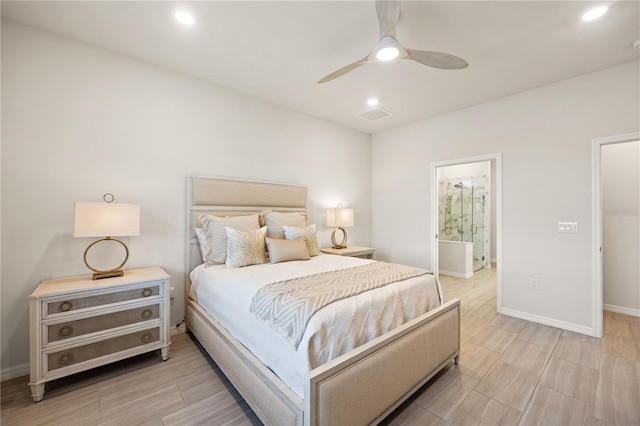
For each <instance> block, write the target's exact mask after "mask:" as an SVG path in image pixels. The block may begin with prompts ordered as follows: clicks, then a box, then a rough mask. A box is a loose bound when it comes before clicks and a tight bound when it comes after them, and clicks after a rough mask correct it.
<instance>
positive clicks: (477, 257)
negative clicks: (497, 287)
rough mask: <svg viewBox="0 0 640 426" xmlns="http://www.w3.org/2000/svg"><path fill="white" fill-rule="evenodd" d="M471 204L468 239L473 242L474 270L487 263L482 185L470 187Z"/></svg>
mask: <svg viewBox="0 0 640 426" xmlns="http://www.w3.org/2000/svg"><path fill="white" fill-rule="evenodd" d="M469 192H471V194H470V197H469V198H470V205H469V213H470V214H471V226H470V229H469V231H470V236H471V238H470V239H469V240H467V241H471V242H473V270H474V271H477V270H478V269H480V268H482V267H484V265H485V249H484V241H485V235H484V202H485V191H484V188H483V187H482V186H472V187H471V188H470V191H469Z"/></svg>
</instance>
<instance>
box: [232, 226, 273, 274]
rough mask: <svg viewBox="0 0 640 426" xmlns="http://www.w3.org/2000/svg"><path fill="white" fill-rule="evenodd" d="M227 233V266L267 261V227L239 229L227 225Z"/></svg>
mask: <svg viewBox="0 0 640 426" xmlns="http://www.w3.org/2000/svg"><path fill="white" fill-rule="evenodd" d="M224 230H225V232H226V234H227V259H226V261H225V264H226V265H227V268H239V267H241V266H249V265H258V264H261V263H264V262H265V252H264V237H265V235H266V234H267V227H266V226H263V227H262V228H260V229H256V230H254V231H239V230H237V229H233V228H230V227H228V226H226V227H225V228H224Z"/></svg>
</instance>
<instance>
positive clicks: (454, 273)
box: [438, 269, 473, 279]
mask: <svg viewBox="0 0 640 426" xmlns="http://www.w3.org/2000/svg"><path fill="white" fill-rule="evenodd" d="M438 273H439V274H442V275H450V276H452V277H456V278H464V279H467V278H471V277H472V276H473V272H469V273H468V274H460V273H458V272H451V271H445V270H443V269H440V270H439V271H438Z"/></svg>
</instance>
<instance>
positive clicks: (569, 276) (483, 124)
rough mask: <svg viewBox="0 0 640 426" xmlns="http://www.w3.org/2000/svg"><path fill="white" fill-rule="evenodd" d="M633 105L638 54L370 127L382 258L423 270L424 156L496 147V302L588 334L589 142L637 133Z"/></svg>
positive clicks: (441, 157)
mask: <svg viewBox="0 0 640 426" xmlns="http://www.w3.org/2000/svg"><path fill="white" fill-rule="evenodd" d="M434 101H437V100H434ZM639 107H640V72H639V62H637V61H636V62H631V63H627V64H624V65H621V66H617V67H614V68H610V69H606V70H603V71H599V72H595V73H592V74H587V75H584V76H580V77H577V78H573V79H570V80H565V81H561V82H558V83H555V84H551V85H548V86H544V87H540V88H537V89H533V90H530V91H527V92H523V93H520V94H517V95H514V96H509V97H505V98H502V99H498V100H496V101H493V102H489V103H486V104H482V105H478V106H475V107H472V108H468V109H464V110H461V111H457V112H454V113H451V114H447V115H444V116H440V117H437V118H434V119H430V120H424V121H421V122H418V123H415V124H412V125H407V126H404V127H401V128H398V129H394V130H390V131H387V132H383V133H378V134H375V135H373V153H372V171H373V212H374V216H373V236H374V238H373V245H374V246H375V247H376V255H377V257H378V259H381V260H390V261H399V262H405V263H409V264H414V265H419V266H423V267H427V268H429V267H431V265H429V262H430V260H429V259H430V250H431V248H430V242H429V241H430V239H429V212H430V211H431V209H430V205H429V204H430V197H431V195H430V188H431V186H430V185H431V184H430V182H429V179H430V178H429V164H430V163H431V162H440V161H447V160H453V159H456V158H463V157H474V156H480V155H488V154H493V153H502V172H503V174H502V178H503V188H502V191H503V192H502V194H503V216H502V222H503V223H502V225H503V246H502V250H503V251H502V253H503V288H502V297H503V299H502V300H503V309H504V311H505V312H508V313H509V314H511V315H518V316H520V317H526V318H528V319H534V320H538V321H540V322H546V323H552V324H554V325H557V326H562V327H564V328H569V329H573V330H575V331H580V332H584V333H587V334H588V333H591V332H592V328H593V324H592V323H591V322H592V298H591V297H592V277H591V270H592V268H591V266H592V265H591V261H592V260H591V259H592V257H591V254H592V253H591V141H592V139H593V138H597V137H604V136H611V135H618V134H625V133H631V132H637V131H638V130H639V128H640V123H639V120H638V117H640V108H639ZM399 208H401V217H398V216H399ZM558 221H576V222H579V226H580V233H578V234H558V233H557V222H558ZM530 278H538V279H539V285H540V290H538V291H533V290H530V289H529V279H530Z"/></svg>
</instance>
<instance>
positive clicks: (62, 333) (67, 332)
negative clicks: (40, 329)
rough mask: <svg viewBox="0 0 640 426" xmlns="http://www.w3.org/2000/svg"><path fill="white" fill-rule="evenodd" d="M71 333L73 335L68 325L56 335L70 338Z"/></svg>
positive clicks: (71, 328)
mask: <svg viewBox="0 0 640 426" xmlns="http://www.w3.org/2000/svg"><path fill="white" fill-rule="evenodd" d="M71 333H73V327H72V326H70V325H65V326H64V327H62V328H61V329H60V330H58V335H59V336H61V337H67V336H71Z"/></svg>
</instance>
